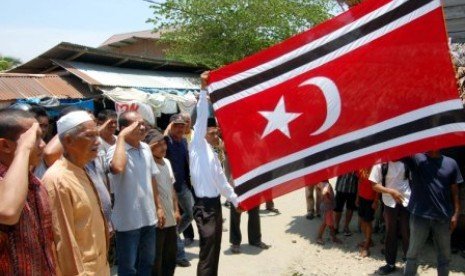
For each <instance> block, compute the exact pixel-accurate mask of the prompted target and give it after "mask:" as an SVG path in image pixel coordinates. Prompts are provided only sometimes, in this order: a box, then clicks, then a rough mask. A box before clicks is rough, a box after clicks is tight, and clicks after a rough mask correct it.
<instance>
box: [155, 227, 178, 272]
mask: <svg viewBox="0 0 465 276" xmlns="http://www.w3.org/2000/svg"><path fill="white" fill-rule="evenodd" d="M156 248H157V249H156V253H155V256H156V257H155V263H154V265H153V269H152V275H158V276H172V275H174V269H175V268H176V249H177V247H176V226H172V227H168V228H163V229H160V228H157V243H156Z"/></svg>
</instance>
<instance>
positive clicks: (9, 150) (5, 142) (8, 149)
mask: <svg viewBox="0 0 465 276" xmlns="http://www.w3.org/2000/svg"><path fill="white" fill-rule="evenodd" d="M15 150H16V143H15V142H13V141H11V140H9V139H6V138H0V152H2V153H5V154H13V153H14V152H15Z"/></svg>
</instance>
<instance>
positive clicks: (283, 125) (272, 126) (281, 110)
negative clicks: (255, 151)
mask: <svg viewBox="0 0 465 276" xmlns="http://www.w3.org/2000/svg"><path fill="white" fill-rule="evenodd" d="M258 113H260V115H262V116H263V117H265V119H267V120H268V124H267V125H266V127H265V130H264V131H263V134H262V139H263V138H265V137H266V136H267V135H268V134H270V133H271V132H273V131H275V130H279V131H281V132H282V133H283V134H284V135H286V136H287V137H288V138H291V134H290V133H289V123H290V122H292V121H294V120H295V119H297V117H299V116H300V115H302V113H290V112H286V106H285V104H284V96H282V97H281V98H280V99H279V102H278V104H277V105H276V107H275V109H274V110H273V111H271V112H270V111H259V112H258Z"/></svg>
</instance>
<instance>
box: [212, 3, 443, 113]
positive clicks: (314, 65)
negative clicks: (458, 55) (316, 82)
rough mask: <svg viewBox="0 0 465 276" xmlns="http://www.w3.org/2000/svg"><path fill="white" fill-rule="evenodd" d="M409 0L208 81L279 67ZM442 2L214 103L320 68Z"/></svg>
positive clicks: (228, 80)
mask: <svg viewBox="0 0 465 276" xmlns="http://www.w3.org/2000/svg"><path fill="white" fill-rule="evenodd" d="M406 1H407V0H401V1H393V2H390V3H388V4H386V5H385V6H383V7H381V8H379V9H378V10H375V11H373V12H371V13H369V14H368V15H366V16H364V17H362V18H360V19H358V20H357V21H354V22H352V23H351V24H349V25H347V26H344V27H343V28H341V29H338V30H337V31H335V32H333V33H331V34H329V35H326V36H324V37H322V38H320V39H317V40H315V41H313V42H311V43H309V44H307V45H305V46H302V47H300V48H298V49H297V50H294V51H292V52H289V53H288V54H285V55H283V56H281V57H279V58H276V59H275V60H272V61H270V62H267V63H264V64H262V65H259V66H257V67H255V68H252V69H249V70H247V71H244V72H241V73H239V74H236V75H234V76H231V77H229V78H226V79H224V80H221V81H218V82H214V83H211V84H210V85H209V89H210V91H212V93H215V90H217V89H220V88H223V87H226V86H228V85H231V84H234V83H236V82H238V81H241V80H243V79H246V78H249V77H251V76H254V75H256V74H259V73H261V72H263V71H266V70H268V69H271V68H273V67H276V66H278V65H280V64H282V63H284V62H286V61H289V60H291V59H293V58H295V57H298V56H300V55H302V54H305V53H306V52H308V51H311V50H313V49H315V48H317V47H319V46H321V45H323V44H325V43H327V42H329V41H331V40H334V39H336V38H338V37H340V36H342V35H343V34H345V33H347V32H349V31H351V30H353V29H356V28H358V27H360V26H361V25H363V24H365V23H367V22H368V21H367V20H372V19H374V18H376V17H379V16H380V15H382V13H386V12H388V11H390V10H392V9H394V8H396V7H397V6H399V5H400V4H402V3H404V2H406ZM440 6H441V3H440V2H439V1H433V2H430V3H428V4H426V5H425V6H423V7H421V8H420V9H417V10H415V11H414V12H412V13H409V14H407V15H405V16H403V17H401V18H399V19H397V20H395V21H393V22H391V23H389V24H387V25H386V26H384V27H382V28H380V29H378V30H376V31H374V32H372V33H370V34H368V35H366V36H363V37H361V38H359V39H357V40H356V41H353V42H351V43H349V44H347V45H345V46H344V47H341V48H340V49H338V50H336V51H333V52H331V53H329V54H327V55H325V56H323V57H321V58H318V59H316V60H314V61H312V62H310V63H308V64H306V65H303V66H300V67H298V68H296V69H294V70H291V71H289V72H287V73H285V74H282V75H280V76H278V77H275V78H273V79H271V80H269V81H266V82H263V83H260V84H258V85H255V86H253V87H250V88H247V89H245V90H243V91H240V92H238V93H236V94H234V95H231V96H229V97H225V98H223V99H221V100H219V101H217V102H216V103H214V104H213V106H214V107H215V109H216V110H218V109H220V108H222V107H224V106H226V105H229V104H231V103H234V102H236V101H239V100H242V99H244V98H246V97H249V96H252V95H254V94H257V93H260V92H261V91H264V90H266V89H268V88H270V87H273V86H276V85H278V84H280V83H283V82H285V81H287V80H289V79H291V78H294V77H296V76H298V75H301V74H303V73H305V72H308V71H310V70H312V69H314V68H317V67H320V66H322V65H324V64H326V63H328V62H330V61H333V60H335V59H337V58H339V57H341V56H343V55H345V54H347V53H350V52H352V51H354V50H356V49H357V48H359V47H361V46H363V45H366V44H368V43H370V42H372V41H374V40H376V39H378V38H380V37H382V36H384V35H386V34H388V33H390V32H392V31H395V30H396V29H398V28H400V27H402V26H404V25H406V24H408V23H410V22H413V21H414V20H416V19H418V18H420V17H422V16H424V15H426V14H428V13H430V12H431V11H433V10H435V9H436V8H438V7H440Z"/></svg>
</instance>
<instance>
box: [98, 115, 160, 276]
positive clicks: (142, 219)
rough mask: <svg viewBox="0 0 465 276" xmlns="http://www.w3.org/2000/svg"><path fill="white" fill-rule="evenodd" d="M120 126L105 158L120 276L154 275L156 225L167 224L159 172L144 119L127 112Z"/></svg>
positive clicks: (121, 116)
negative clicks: (158, 184)
mask: <svg viewBox="0 0 465 276" xmlns="http://www.w3.org/2000/svg"><path fill="white" fill-rule="evenodd" d="M118 124H119V127H120V128H121V132H120V133H119V135H118V138H117V139H116V144H115V145H113V146H111V147H110V148H109V149H108V153H107V158H106V159H107V163H108V164H109V168H110V172H111V175H110V182H112V187H113V192H114V195H115V205H114V207H113V214H112V222H113V224H114V227H115V229H116V254H117V257H118V275H151V273H152V266H153V263H154V260H155V249H156V248H155V243H156V225H157V223H158V226H159V227H160V228H163V226H164V224H165V214H164V211H163V206H162V202H161V200H160V197H159V194H158V186H157V181H156V178H155V177H156V175H158V174H159V173H160V171H159V170H158V168H157V165H156V164H155V161H154V160H153V156H152V151H151V150H150V147H149V145H147V144H146V143H144V142H142V140H143V139H144V138H145V136H146V135H147V128H146V126H145V122H144V119H143V118H142V116H141V115H140V114H139V113H137V112H132V111H130V112H125V113H123V114H121V115H120V117H119V120H118ZM155 206H156V208H155Z"/></svg>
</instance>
